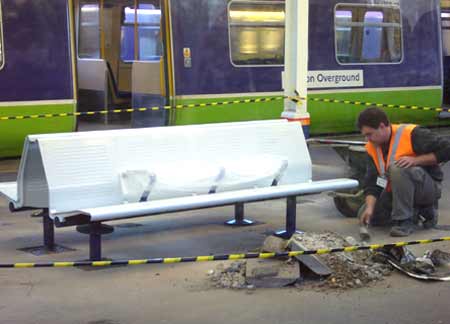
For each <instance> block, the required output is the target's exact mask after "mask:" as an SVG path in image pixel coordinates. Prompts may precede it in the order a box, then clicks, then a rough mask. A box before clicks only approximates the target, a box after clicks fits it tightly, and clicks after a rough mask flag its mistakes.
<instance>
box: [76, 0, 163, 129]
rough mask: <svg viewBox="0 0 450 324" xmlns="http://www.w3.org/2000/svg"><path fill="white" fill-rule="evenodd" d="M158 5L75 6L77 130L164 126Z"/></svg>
mask: <svg viewBox="0 0 450 324" xmlns="http://www.w3.org/2000/svg"><path fill="white" fill-rule="evenodd" d="M162 1H163V0H76V1H75V3H74V12H75V21H76V23H75V24H76V26H75V30H76V40H77V53H78V56H77V77H78V110H79V111H80V112H86V111H95V112H97V113H95V114H89V115H85V116H83V117H82V118H81V123H79V128H81V130H83V129H97V128H99V126H100V125H106V126H107V127H106V128H122V127H150V126H163V125H166V123H167V120H168V116H166V111H165V110H164V109H154V107H162V106H164V105H165V103H166V93H167V91H166V88H167V82H166V80H167V78H166V73H165V71H167V66H166V64H167V62H168V60H165V59H164V56H165V55H164V53H165V52H166V50H167V49H166V48H165V42H164V41H163V40H164V33H165V23H164V10H163V4H162ZM165 62H166V63H165ZM129 108H134V109H133V110H130V109H129ZM137 108H147V109H140V110H137ZM152 108H153V109H152ZM118 110H121V112H118ZM126 110H128V111H126ZM101 128H104V127H101Z"/></svg>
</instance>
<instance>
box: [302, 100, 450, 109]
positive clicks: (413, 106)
mask: <svg viewBox="0 0 450 324" xmlns="http://www.w3.org/2000/svg"><path fill="white" fill-rule="evenodd" d="M308 100H309V101H314V102H326V103H344V104H348V105H355V106H367V107H368V106H375V107H378V108H394V109H409V110H423V111H435V112H449V111H450V108H444V107H427V106H423V107H422V106H416V105H396V104H383V103H376V102H367V101H356V100H342V99H330V98H308Z"/></svg>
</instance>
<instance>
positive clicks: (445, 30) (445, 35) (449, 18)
mask: <svg viewBox="0 0 450 324" xmlns="http://www.w3.org/2000/svg"><path fill="white" fill-rule="evenodd" d="M441 10H442V12H441V25H442V44H443V52H444V56H450V10H449V9H447V8H446V9H441Z"/></svg>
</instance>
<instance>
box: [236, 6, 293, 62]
mask: <svg viewBox="0 0 450 324" xmlns="http://www.w3.org/2000/svg"><path fill="white" fill-rule="evenodd" d="M284 22H285V13H284V2H280V1H264V2H250V1H231V2H230V4H229V6H228V24H229V41H230V56H231V63H232V64H233V65H235V66H249V65H252V66H258V65H283V63H284Z"/></svg>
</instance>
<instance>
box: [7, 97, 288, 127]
mask: <svg viewBox="0 0 450 324" xmlns="http://www.w3.org/2000/svg"><path fill="white" fill-rule="evenodd" d="M283 99H284V97H283V96H278V97H271V98H254V99H243V100H230V101H221V102H205V103H198V104H186V105H175V106H173V107H172V106H163V107H159V106H155V107H148V108H145V107H143V108H123V109H112V110H98V111H84V112H74V113H71V112H69V113H56V114H36V115H26V116H3V117H2V116H0V121H2V120H21V119H37V118H54V117H79V116H95V115H107V114H119V113H124V112H126V113H132V112H144V111H158V110H172V109H187V108H200V107H216V106H225V105H232V104H242V103H260V102H271V101H278V100H283Z"/></svg>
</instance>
